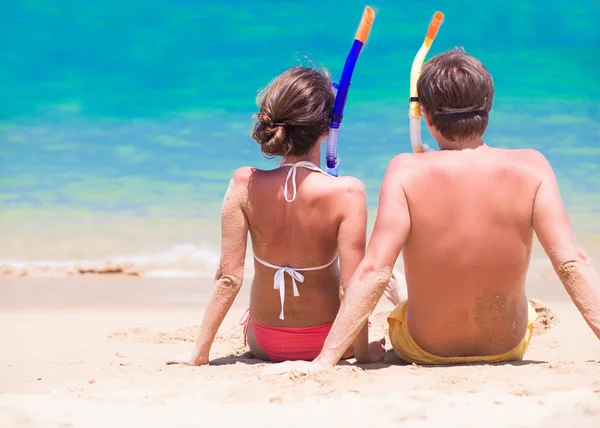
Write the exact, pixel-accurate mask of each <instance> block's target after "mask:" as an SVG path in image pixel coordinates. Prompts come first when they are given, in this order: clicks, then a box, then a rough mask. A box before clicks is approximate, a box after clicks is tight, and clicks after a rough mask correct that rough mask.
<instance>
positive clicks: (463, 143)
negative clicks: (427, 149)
mask: <svg viewBox="0 0 600 428" xmlns="http://www.w3.org/2000/svg"><path fill="white" fill-rule="evenodd" d="M438 146H439V147H440V150H467V149H471V150H473V149H478V148H480V147H485V142H484V141H483V139H482V138H481V137H477V138H474V139H470V140H457V141H450V140H447V139H445V138H444V139H443V140H440V141H438Z"/></svg>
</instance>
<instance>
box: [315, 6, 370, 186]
mask: <svg viewBox="0 0 600 428" xmlns="http://www.w3.org/2000/svg"><path fill="white" fill-rule="evenodd" d="M373 19H375V11H374V10H373V9H372V8H370V7H369V6H367V7H365V11H364V13H363V16H362V19H361V21H360V25H359V26H358V31H357V32H356V36H354V43H352V47H351V48H350V53H349V54H348V57H347V58H346V63H345V64H344V71H343V72H342V77H341V79H340V83H339V84H338V85H335V84H334V88H336V89H337V92H336V95H335V103H334V104H333V110H332V111H331V121H330V122H329V134H328V135H327V155H326V161H327V173H328V174H329V175H332V176H334V177H337V176H338V175H339V173H338V168H337V167H338V164H339V158H338V153H337V147H338V133H339V131H340V125H341V124H342V113H343V112H344V107H345V105H346V98H347V97H348V89H349V87H350V80H351V79H352V72H353V71H354V66H355V65H356V60H357V59H358V55H359V54H360V51H361V49H362V47H363V45H364V44H365V42H366V41H367V37H368V36H369V31H371V25H372V24H373Z"/></svg>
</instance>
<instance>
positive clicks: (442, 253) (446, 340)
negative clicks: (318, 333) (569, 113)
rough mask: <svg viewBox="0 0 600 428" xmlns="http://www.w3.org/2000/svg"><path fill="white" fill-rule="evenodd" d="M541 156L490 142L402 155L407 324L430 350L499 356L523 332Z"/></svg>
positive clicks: (513, 345) (415, 338) (447, 353)
mask: <svg viewBox="0 0 600 428" xmlns="http://www.w3.org/2000/svg"><path fill="white" fill-rule="evenodd" d="M540 158H541V155H540V154H539V153H537V152H534V151H531V150H502V149H495V148H490V147H488V146H485V145H484V146H480V147H479V148H477V149H471V150H462V151H440V152H435V153H428V154H426V155H419V156H404V159H401V160H399V161H400V162H399V163H401V166H400V165H398V167H401V168H402V169H403V173H402V174H401V175H398V178H399V179H401V180H402V182H400V183H398V188H401V189H404V192H405V193H406V198H407V200H408V208H409V210H410V219H411V231H410V235H409V237H408V239H407V241H406V244H405V246H404V248H403V250H402V254H403V257H404V266H405V270H406V280H407V286H408V293H409V296H410V306H409V308H408V325H409V330H410V333H411V335H412V336H413V338H414V340H415V341H416V342H417V343H418V344H419V345H420V346H421V347H422V348H423V349H424V350H426V351H428V352H430V353H432V354H435V355H439V356H442V357H444V356H470V355H493V354H500V353H503V352H506V351H509V350H511V349H513V348H514V347H515V346H516V345H517V344H518V343H519V342H520V341H521V339H522V338H523V334H524V332H525V329H526V327H527V316H528V308H527V299H526V297H525V278H526V274H527V268H528V265H529V257H530V253H531V244H532V239H533V226H532V225H533V221H532V220H533V206H534V200H535V195H536V191H537V189H538V187H539V185H540V182H541V180H542V178H541V177H542V175H543V171H540V168H539V164H540ZM433 267H435V268H433Z"/></svg>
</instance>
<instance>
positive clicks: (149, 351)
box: [0, 0, 600, 428]
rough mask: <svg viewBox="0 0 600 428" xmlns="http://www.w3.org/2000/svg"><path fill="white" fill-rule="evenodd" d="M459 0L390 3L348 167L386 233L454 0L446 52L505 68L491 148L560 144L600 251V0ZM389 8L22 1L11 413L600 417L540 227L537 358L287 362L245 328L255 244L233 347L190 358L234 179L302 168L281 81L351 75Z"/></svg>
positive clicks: (579, 217)
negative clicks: (290, 141)
mask: <svg viewBox="0 0 600 428" xmlns="http://www.w3.org/2000/svg"><path fill="white" fill-rule="evenodd" d="M51 3H52V4H51ZM437 3H440V4H436V3H434V2H398V1H395V0H380V1H378V2H376V3H375V4H373V5H372V6H373V7H374V8H375V11H376V19H375V21H374V26H373V29H372V33H371V34H370V36H369V40H368V41H367V43H366V44H365V46H364V49H363V50H362V51H361V57H360V60H359V61H358V63H357V65H356V70H355V72H354V74H353V76H352V86H351V89H350V91H349V93H348V100H347V104H346V108H345V109H344V121H343V124H342V126H341V128H340V134H339V135H340V145H339V156H340V167H339V169H340V174H341V175H342V176H353V177H356V178H358V179H359V180H361V181H362V182H363V183H364V184H365V187H366V191H367V205H368V211H369V219H368V230H367V235H368V236H369V235H370V233H371V232H372V229H373V223H374V220H375V215H376V210H377V204H378V197H379V191H380V186H381V182H382V179H383V176H384V174H385V171H386V168H387V165H388V163H389V162H390V160H391V159H392V158H393V157H394V156H396V155H398V154H400V153H408V152H410V151H411V146H410V138H409V119H408V109H409V74H410V70H411V65H412V61H413V58H414V55H415V54H416V52H417V50H418V48H419V46H420V45H421V43H423V36H424V34H425V31H426V28H427V23H428V22H429V20H430V19H431V17H432V16H433V13H434V12H435V11H436V10H437V8H438V7H439V8H442V9H440V10H441V11H442V12H443V13H444V14H445V19H444V23H443V25H442V27H441V29H440V32H439V34H438V36H437V37H436V40H435V43H434V44H433V46H432V49H431V51H430V53H429V55H428V58H427V59H429V58H431V57H432V55H435V54H437V53H440V52H443V51H446V50H449V49H452V48H454V47H462V48H464V49H465V50H466V51H467V52H468V53H470V54H472V55H474V56H476V57H477V58H479V59H480V60H481V61H482V63H483V64H484V65H485V66H486V67H487V68H488V70H489V71H490V73H491V75H492V77H493V79H494V86H495V95H494V101H493V108H492V111H491V113H490V123H489V127H488V129H487V130H486V133H485V134H484V140H485V142H486V144H488V145H489V146H491V147H498V148H506V149H523V148H528V149H536V150H539V151H540V152H541V153H542V154H543V155H544V156H545V157H546V158H547V159H548V160H549V162H550V163H551V165H552V167H553V169H554V171H555V173H556V176H557V179H558V182H559V185H560V189H561V194H562V197H563V199H564V202H565V206H566V209H567V211H568V214H569V217H570V219H571V223H572V225H573V229H574V231H575V233H576V235H577V238H578V240H579V241H580V243H581V245H582V246H583V248H584V249H585V250H586V252H587V253H588V256H589V258H590V259H591V260H592V262H593V264H594V266H595V267H596V268H597V269H598V268H600V174H599V171H600V146H599V141H600V104H599V100H600V84H599V83H598V70H599V69H600V55H598V52H600V44H599V41H600V27H599V26H598V24H597V19H596V17H597V16H598V15H599V14H600V2H579V3H577V2H574V3H572V4H571V3H569V4H566V3H565V2H545V3H542V2H539V1H533V0H529V1H509V2H506V1H493V0H489V1H486V2H481V1H464V2H437ZM442 3H443V4H442ZM365 5H366V4H365V3H363V2H345V3H344V7H339V5H336V4H333V3H331V4H327V2H322V1H319V0H305V1H302V2H281V1H280V2H273V1H271V0H263V1H260V2H247V1H239V0H230V1H229V2H197V1H185V0H181V1H178V2H173V1H168V0H156V1H155V2H152V4H151V5H148V4H147V2H141V1H137V0H130V1H128V2H95V3H94V2H92V3H90V2H85V1H77V0H75V1H72V2H63V3H60V4H59V3H56V4H54V3H53V2H35V1H33V2H12V3H10V4H9V3H8V2H7V4H6V8H5V13H3V14H2V16H3V17H6V19H5V20H4V22H3V25H2V26H1V27H0V28H1V29H2V31H3V32H4V33H3V35H4V37H3V38H2V41H3V47H2V49H1V50H0V64H1V65H2V66H1V67H0V85H2V93H3V95H4V96H3V97H0V428H4V427H18V428H27V427H62V428H67V427H131V426H145V427H171V426H173V427H187V426H210V427H219V428H220V427H227V426H237V427H243V426H246V425H247V426H252V427H254V426H257V427H277V428H283V427H284V426H290V427H295V426H298V427H305V426H311V425H312V426H333V425H334V424H335V426H339V425H346V426H352V427H353V426H373V427H382V426H387V425H392V426H396V425H400V424H401V426H403V427H404V426H405V427H422V426H433V427H455V426H456V427H471V426H472V427H477V428H479V427H482V426H483V427H496V426H497V427H503V428H504V427H543V428H547V427H564V426H570V425H573V426H577V427H578V428H581V427H583V428H585V427H594V428H598V427H600V341H599V340H598V339H597V338H596V337H595V336H594V335H593V333H592V331H591V330H590V329H589V327H588V326H587V325H586V324H585V322H584V321H583V319H582V317H581V315H580V314H579V313H578V311H577V310H576V308H575V306H574V305H573V303H572V302H571V301H570V299H569V297H568V295H567V294H566V292H565V291H564V289H563V287H562V285H561V284H560V283H559V281H558V279H557V276H556V274H555V272H554V270H553V268H552V266H551V264H550V262H549V260H548V258H547V256H546V254H545V253H544V251H543V250H542V249H541V247H540V245H539V242H537V240H534V241H535V242H534V247H533V249H532V254H531V265H530V270H529V273H528V276H527V295H528V296H529V297H530V298H532V299H536V300H537V301H538V302H539V303H538V308H539V318H538V324H537V325H536V334H535V336H534V337H533V339H532V342H531V345H530V348H529V351H528V352H527V354H526V356H525V359H524V361H522V362H516V363H509V364H497V365H465V366H451V367H425V366H417V365H407V364H403V363H401V362H400V361H399V360H398V359H397V358H396V357H395V356H394V354H393V352H391V351H390V348H391V346H390V344H389V340H388V342H387V344H386V348H387V349H388V353H387V356H386V360H385V361H384V362H383V363H381V364H373V365H355V364H353V360H349V361H347V362H342V363H340V364H339V365H338V366H336V367H335V368H332V369H329V370H327V371H325V372H324V373H321V374H319V375H307V376H289V375H287V376H275V375H268V374H265V373H264V370H265V367H268V365H269V364H267V363H264V362H261V361H257V360H253V359H251V358H249V356H248V355H247V352H248V348H247V347H246V346H245V345H244V340H243V327H242V326H241V325H240V324H239V320H240V318H241V317H242V315H243V314H244V312H245V310H246V308H247V305H248V300H249V299H248V296H249V292H250V283H251V278H252V275H253V268H252V266H253V263H252V252H251V251H247V253H246V255H247V259H246V266H245V280H244V286H243V288H242V291H241V293H240V295H239V297H238V298H237V300H236V302H235V303H234V306H233V308H232V309H231V311H230V312H229V314H228V316H227V318H226V319H225V321H224V323H223V325H222V326H221V328H220V330H219V333H218V335H217V338H216V340H215V343H214V345H213V348H212V352H211V364H210V365H208V366H203V367H186V366H167V365H166V361H167V360H168V359H171V358H173V357H177V356H183V355H186V354H188V353H189V352H190V350H191V349H192V346H193V341H194V339H195V336H196V334H197V332H198V326H199V324H200V322H201V319H202V314H203V311H204V308H205V306H206V303H207V301H208V296H209V293H210V291H211V287H212V280H211V278H213V277H214V274H215V271H216V269H217V265H218V262H219V259H220V246H221V242H220V239H221V237H220V218H221V217H220V210H221V204H222V200H223V196H224V194H225V192H226V189H227V187H228V183H229V181H230V179H231V177H232V174H233V173H234V171H236V169H237V168H240V167H242V166H245V165H250V166H253V167H256V168H261V169H272V168H277V167H278V162H279V160H280V159H266V158H264V157H263V156H262V155H261V153H260V150H259V146H258V144H257V143H256V142H255V141H253V140H252V138H251V130H252V126H253V119H252V117H253V115H254V114H256V113H257V112H258V107H257V106H256V102H255V101H256V100H255V98H256V95H257V93H258V92H259V90H260V89H261V88H263V87H265V86H266V85H267V84H268V82H269V81H271V80H272V79H273V78H274V77H275V76H276V75H278V74H279V73H281V72H283V71H284V70H285V69H287V68H289V67H293V66H298V65H302V66H310V67H317V68H325V69H327V70H328V71H329V72H330V73H331V77H332V80H333V81H334V82H339V79H340V76H341V74H342V70H343V67H344V62H345V59H346V55H347V53H348V49H349V48H350V43H351V42H352V37H353V36H354V34H355V30H356V26H357V25H358V20H359V18H360V14H361V13H362V11H363V10H364V7H365ZM421 126H422V138H423V142H424V143H426V144H428V145H429V146H431V147H432V148H434V149H437V146H436V144H435V142H434V141H433V139H432V137H431V135H429V133H428V132H427V130H426V128H425V124H424V123H422V125H421ZM324 155H325V147H324V145H323V147H322V159H324V158H325V156H324ZM321 166H324V165H323V163H321ZM282 186H283V183H282ZM299 191H300V192H301V191H302V190H301V189H300V190H299ZM432 191H435V189H432ZM397 268H398V269H399V270H400V271H401V272H403V267H402V261H401V260H399V261H398V265H397ZM391 309H392V307H391V305H390V304H389V303H388V302H387V301H385V299H383V300H382V301H381V302H380V303H379V305H378V307H377V309H376V310H375V312H374V314H373V315H372V317H371V323H372V327H371V337H372V338H377V337H378V335H385V334H386V328H387V325H386V317H387V314H388V313H389V311H390V310H391Z"/></svg>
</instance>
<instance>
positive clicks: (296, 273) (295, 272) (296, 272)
mask: <svg viewBox="0 0 600 428" xmlns="http://www.w3.org/2000/svg"><path fill="white" fill-rule="evenodd" d="M254 258H255V259H256V261H257V262H259V263H260V264H261V265H263V266H266V267H269V268H271V269H276V271H275V275H274V276H273V289H275V290H279V300H281V312H280V313H279V319H281V320H283V319H284V315H283V305H284V302H285V274H286V273H287V274H288V275H289V276H290V278H292V290H293V292H294V297H298V296H299V295H300V293H299V292H298V285H297V284H296V281H298V282H301V283H302V282H304V275H302V274H301V273H300V272H307V271H313V270H320V269H325V268H326V267H329V266H331V265H332V264H333V262H335V261H336V260H337V258H338V256H337V254H336V256H335V257H334V258H333V260H332V261H330V262H329V263H327V264H324V265H322V266H316V267H309V268H293V267H290V266H277V265H274V264H271V263H269V262H265V261H264V260H261V259H259V258H258V257H256V255H254Z"/></svg>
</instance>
